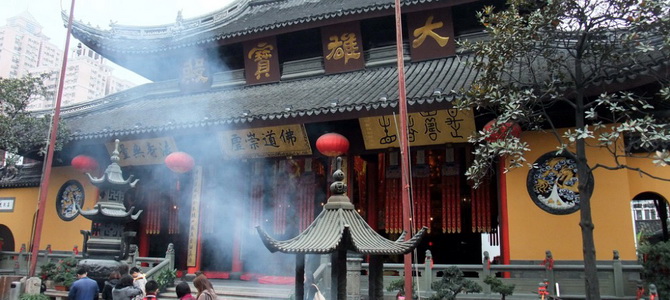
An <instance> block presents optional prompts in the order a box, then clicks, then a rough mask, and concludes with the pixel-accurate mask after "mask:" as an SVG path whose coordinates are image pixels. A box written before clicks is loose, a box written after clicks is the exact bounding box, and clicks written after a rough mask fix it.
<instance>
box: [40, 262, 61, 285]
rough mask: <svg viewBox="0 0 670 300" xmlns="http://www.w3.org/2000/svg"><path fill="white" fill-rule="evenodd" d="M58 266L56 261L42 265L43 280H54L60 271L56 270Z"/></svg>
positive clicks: (41, 274)
mask: <svg viewBox="0 0 670 300" xmlns="http://www.w3.org/2000/svg"><path fill="white" fill-rule="evenodd" d="M57 267H58V266H57V265H56V263H54V262H52V261H50V262H48V263H46V264H43V265H42V266H40V278H41V279H42V280H53V278H54V277H55V276H56V274H57V273H58V271H57V270H56V268H57Z"/></svg>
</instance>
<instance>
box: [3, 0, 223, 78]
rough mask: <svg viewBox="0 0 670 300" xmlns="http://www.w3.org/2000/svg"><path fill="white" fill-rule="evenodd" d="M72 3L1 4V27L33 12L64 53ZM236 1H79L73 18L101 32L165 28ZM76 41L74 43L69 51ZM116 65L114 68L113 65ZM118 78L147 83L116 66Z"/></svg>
mask: <svg viewBox="0 0 670 300" xmlns="http://www.w3.org/2000/svg"><path fill="white" fill-rule="evenodd" d="M70 1H71V0H0V26H2V25H5V24H7V22H6V20H7V18H10V17H13V16H16V15H18V14H20V13H22V12H24V11H26V10H27V11H28V12H30V14H32V15H33V17H35V19H36V20H37V21H38V22H39V23H40V24H41V25H42V26H43V27H44V29H43V30H42V31H43V33H44V34H45V35H47V36H48V37H50V38H51V42H53V43H54V44H56V45H57V46H58V47H59V48H61V49H65V34H66V32H67V30H66V28H65V26H64V25H63V21H62V19H61V15H60V12H61V8H62V9H64V10H66V11H69V10H70V5H71V3H72V2H70ZM234 1H236V0H78V1H76V2H75V8H74V18H75V19H76V20H79V21H84V22H85V23H90V24H91V25H94V26H99V27H100V28H102V29H107V28H109V23H110V21H114V22H117V24H122V25H162V24H170V23H173V22H174V21H175V19H176V17H177V12H178V11H179V10H182V15H183V17H184V19H189V18H193V17H198V16H201V15H204V14H207V13H209V12H212V11H216V10H218V9H221V8H223V7H226V6H228V5H230V3H232V2H234ZM76 43H77V41H76V40H75V39H71V41H70V48H72V47H73V46H74V45H76ZM112 65H113V64H112ZM113 66H114V69H115V73H114V74H115V75H116V76H118V77H122V78H124V79H128V80H130V81H133V82H136V83H144V82H147V81H146V80H145V79H143V78H142V77H140V76H137V75H134V74H131V73H130V72H128V71H124V70H121V67H119V66H116V65H113Z"/></svg>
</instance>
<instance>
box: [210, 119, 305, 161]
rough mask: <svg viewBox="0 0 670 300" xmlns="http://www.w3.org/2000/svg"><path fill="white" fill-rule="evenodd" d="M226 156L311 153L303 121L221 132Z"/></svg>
mask: <svg viewBox="0 0 670 300" xmlns="http://www.w3.org/2000/svg"><path fill="white" fill-rule="evenodd" d="M221 140H222V144H223V153H224V155H225V156H226V158H259V157H274V156H298V155H311V154H312V147H310V145H309V139H308V138H307V132H306V131H305V126H303V125H302V124H293V125H282V126H272V127H260V128H249V129H239V130H229V131H224V132H222V133H221Z"/></svg>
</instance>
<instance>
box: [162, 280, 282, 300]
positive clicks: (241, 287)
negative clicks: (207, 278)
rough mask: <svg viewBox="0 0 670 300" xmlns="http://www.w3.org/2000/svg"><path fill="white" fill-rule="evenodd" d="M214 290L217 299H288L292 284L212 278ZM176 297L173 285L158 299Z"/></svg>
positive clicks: (193, 288) (194, 290)
mask: <svg viewBox="0 0 670 300" xmlns="http://www.w3.org/2000/svg"><path fill="white" fill-rule="evenodd" d="M212 284H213V285H214V290H215V291H216V294H217V296H218V298H219V300H226V299H230V300H237V299H268V300H270V299H272V300H275V299H276V300H284V299H290V298H291V295H292V294H293V285H286V286H275V285H263V284H257V283H253V282H244V281H232V280H222V281H219V280H212ZM189 286H190V287H191V291H192V292H193V296H195V294H196V289H195V287H194V286H193V283H191V282H189ZM163 298H165V299H177V294H176V293H175V288H174V287H169V288H167V290H166V291H165V292H162V293H160V295H159V299H163Z"/></svg>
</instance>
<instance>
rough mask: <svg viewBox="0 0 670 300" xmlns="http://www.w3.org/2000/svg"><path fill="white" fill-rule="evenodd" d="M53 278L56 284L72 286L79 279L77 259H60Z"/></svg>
mask: <svg viewBox="0 0 670 300" xmlns="http://www.w3.org/2000/svg"><path fill="white" fill-rule="evenodd" d="M52 279H53V281H54V283H55V284H56V285H64V286H66V287H69V286H71V285H72V283H74V282H75V280H77V260H76V259H75V258H73V257H68V258H63V259H61V260H59V261H58V264H56V274H55V275H54V277H53V278H52Z"/></svg>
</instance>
